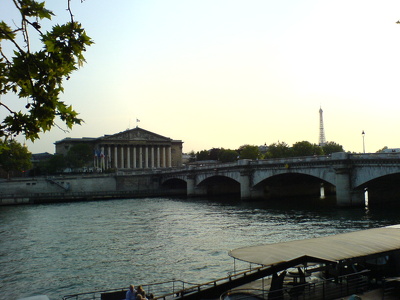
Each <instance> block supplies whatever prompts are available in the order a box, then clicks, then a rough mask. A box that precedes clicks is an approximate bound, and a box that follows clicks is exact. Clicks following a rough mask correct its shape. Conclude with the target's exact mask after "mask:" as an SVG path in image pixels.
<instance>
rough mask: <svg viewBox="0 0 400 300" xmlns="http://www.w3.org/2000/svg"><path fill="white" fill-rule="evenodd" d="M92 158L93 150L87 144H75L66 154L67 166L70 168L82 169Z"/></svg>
mask: <svg viewBox="0 0 400 300" xmlns="http://www.w3.org/2000/svg"><path fill="white" fill-rule="evenodd" d="M92 158H93V149H92V148H91V147H90V146H89V145H88V144H76V145H74V146H72V147H71V148H70V149H69V150H68V153H67V156H66V162H67V165H68V166H69V167H70V168H72V169H75V168H82V167H85V166H86V165H88V164H89V163H90V162H91V161H92Z"/></svg>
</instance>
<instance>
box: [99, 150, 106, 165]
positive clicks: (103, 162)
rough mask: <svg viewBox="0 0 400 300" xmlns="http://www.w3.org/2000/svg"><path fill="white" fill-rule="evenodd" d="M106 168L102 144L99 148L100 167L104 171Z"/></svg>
mask: <svg viewBox="0 0 400 300" xmlns="http://www.w3.org/2000/svg"><path fill="white" fill-rule="evenodd" d="M105 168H106V164H105V155H104V146H101V148H100V169H101V170H102V171H104V170H105Z"/></svg>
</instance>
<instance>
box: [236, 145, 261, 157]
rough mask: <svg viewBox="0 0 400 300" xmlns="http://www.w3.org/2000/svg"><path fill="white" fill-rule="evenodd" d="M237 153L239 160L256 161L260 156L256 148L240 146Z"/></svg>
mask: <svg viewBox="0 0 400 300" xmlns="http://www.w3.org/2000/svg"><path fill="white" fill-rule="evenodd" d="M238 152H239V154H240V159H258V158H260V156H261V153H260V149H259V148H258V146H253V145H242V146H240V147H239V149H238Z"/></svg>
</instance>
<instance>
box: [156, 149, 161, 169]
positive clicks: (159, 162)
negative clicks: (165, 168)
mask: <svg viewBox="0 0 400 300" xmlns="http://www.w3.org/2000/svg"><path fill="white" fill-rule="evenodd" d="M160 166H161V156H160V146H157V168H159V167H160Z"/></svg>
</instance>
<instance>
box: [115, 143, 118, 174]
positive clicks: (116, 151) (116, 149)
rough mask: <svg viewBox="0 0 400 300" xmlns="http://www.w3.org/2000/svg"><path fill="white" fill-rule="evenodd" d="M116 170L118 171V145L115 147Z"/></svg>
mask: <svg viewBox="0 0 400 300" xmlns="http://www.w3.org/2000/svg"><path fill="white" fill-rule="evenodd" d="M114 168H116V169H118V145H114Z"/></svg>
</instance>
